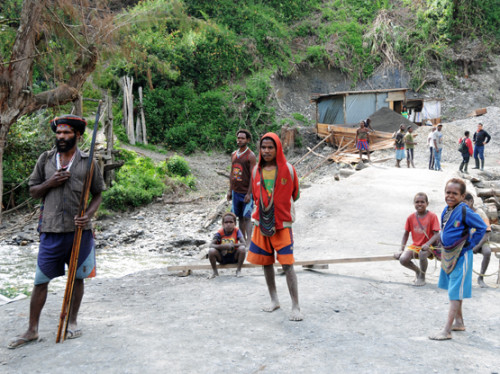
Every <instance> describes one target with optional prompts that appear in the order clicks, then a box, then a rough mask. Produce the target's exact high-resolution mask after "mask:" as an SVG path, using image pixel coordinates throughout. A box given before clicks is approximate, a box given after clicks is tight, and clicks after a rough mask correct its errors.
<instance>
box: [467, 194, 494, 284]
mask: <svg viewBox="0 0 500 374" xmlns="http://www.w3.org/2000/svg"><path fill="white" fill-rule="evenodd" d="M464 203H466V204H467V205H468V206H469V208H471V209H472V210H473V211H474V212H476V213H477V214H479V216H480V217H481V219H482V220H483V221H484V223H485V224H486V234H484V236H483V238H482V239H481V240H480V241H479V243H477V245H476V246H475V247H474V248H472V252H473V253H481V254H482V255H483V262H482V263H481V274H480V275H479V276H478V277H477V283H478V284H479V286H480V287H481V288H486V287H488V286H487V285H486V283H484V274H486V270H487V269H488V265H489V263H490V258H491V248H490V245H489V240H490V233H491V225H490V220H489V219H488V216H487V215H486V213H485V212H484V211H483V210H482V209H481V208H479V209H476V208H474V198H473V197H472V195H471V194H470V193H468V192H467V193H466V194H465V199H464ZM474 231H475V229H471V234H473V233H474Z"/></svg>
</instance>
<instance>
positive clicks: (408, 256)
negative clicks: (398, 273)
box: [399, 251, 425, 286]
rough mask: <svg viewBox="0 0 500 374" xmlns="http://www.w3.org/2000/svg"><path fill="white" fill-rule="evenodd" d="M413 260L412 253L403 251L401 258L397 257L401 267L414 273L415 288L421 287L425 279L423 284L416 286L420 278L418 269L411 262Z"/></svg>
mask: <svg viewBox="0 0 500 374" xmlns="http://www.w3.org/2000/svg"><path fill="white" fill-rule="evenodd" d="M412 259H413V251H404V252H403V253H402V254H401V256H400V257H399V263H400V264H401V265H403V266H404V267H406V268H408V269H410V270H413V271H414V272H415V276H416V279H415V282H414V283H415V286H423V285H424V284H425V277H424V283H423V284H417V282H418V280H419V276H420V273H421V271H420V269H419V268H418V266H417V265H415V264H414V263H413V262H412V261H411V260H412Z"/></svg>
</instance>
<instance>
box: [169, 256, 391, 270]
mask: <svg viewBox="0 0 500 374" xmlns="http://www.w3.org/2000/svg"><path fill="white" fill-rule="evenodd" d="M391 260H395V258H394V256H393V255H390V256H389V255H384V256H368V257H347V258H332V259H325V260H304V261H295V263H294V265H297V266H311V265H323V264H350V263H355V262H379V261H391ZM274 266H281V265H280V264H279V263H275V264H274ZM236 267H237V264H228V265H217V268H218V269H233V268H236ZM243 267H244V268H256V267H261V266H260V265H254V264H248V263H244V264H243ZM210 269H212V266H211V265H210V264H206V265H205V264H193V265H176V266H168V267H167V271H179V270H180V271H186V270H210Z"/></svg>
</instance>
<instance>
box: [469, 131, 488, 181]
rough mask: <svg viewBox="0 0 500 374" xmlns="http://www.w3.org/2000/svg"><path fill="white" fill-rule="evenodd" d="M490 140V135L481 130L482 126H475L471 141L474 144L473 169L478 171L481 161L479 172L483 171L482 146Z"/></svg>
mask: <svg viewBox="0 0 500 374" xmlns="http://www.w3.org/2000/svg"><path fill="white" fill-rule="evenodd" d="M490 140H491V136H490V134H488V133H487V132H486V131H484V130H483V124H482V123H479V124H478V125H477V131H476V132H475V133H474V137H473V138H472V141H473V142H474V161H475V162H476V166H475V167H473V169H479V160H481V171H483V170H484V145H485V144H488V143H489V142H490Z"/></svg>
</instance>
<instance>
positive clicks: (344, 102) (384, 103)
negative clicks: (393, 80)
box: [311, 88, 408, 125]
mask: <svg viewBox="0 0 500 374" xmlns="http://www.w3.org/2000/svg"><path fill="white" fill-rule="evenodd" d="M407 90H408V89H407V88H392V89H384V90H368V91H343V92H334V93H329V94H321V95H315V96H313V97H312V98H311V101H314V102H315V103H316V123H325V124H332V125H347V124H356V123H359V122H360V121H362V120H364V119H366V118H368V117H369V116H370V115H371V114H372V113H374V112H376V111H377V110H379V109H380V108H384V107H386V108H390V109H392V110H394V111H395V112H397V113H401V110H402V109H403V105H404V104H405V100H406V91H407Z"/></svg>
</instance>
